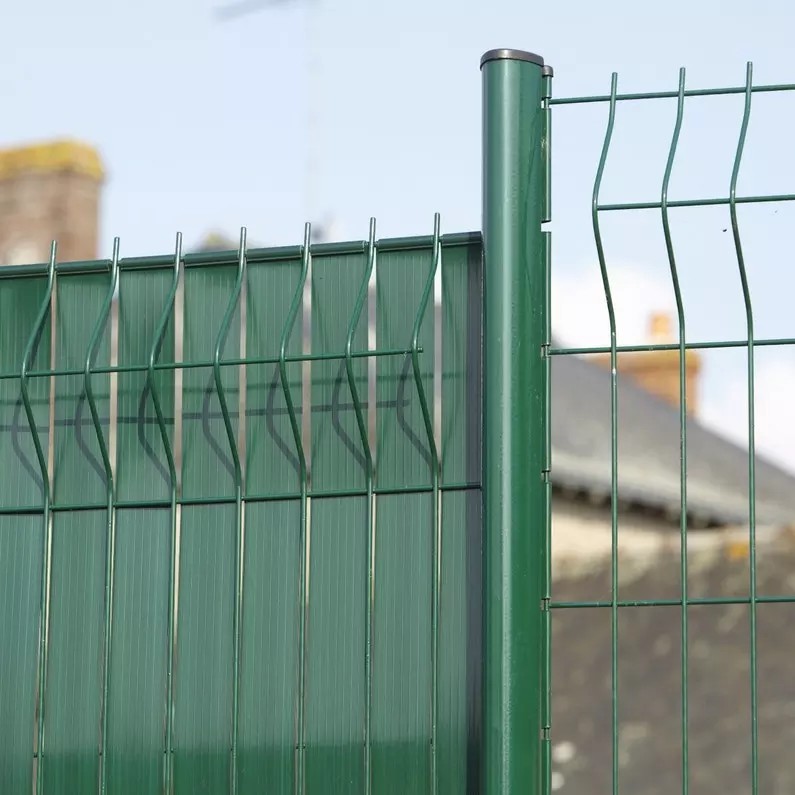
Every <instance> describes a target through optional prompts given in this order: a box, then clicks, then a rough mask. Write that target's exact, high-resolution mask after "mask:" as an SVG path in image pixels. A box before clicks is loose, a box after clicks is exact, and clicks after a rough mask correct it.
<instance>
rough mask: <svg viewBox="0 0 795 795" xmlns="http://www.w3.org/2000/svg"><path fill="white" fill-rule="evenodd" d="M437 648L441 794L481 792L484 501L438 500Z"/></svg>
mask: <svg viewBox="0 0 795 795" xmlns="http://www.w3.org/2000/svg"><path fill="white" fill-rule="evenodd" d="M442 538H443V543H442V560H441V566H442V590H441V611H440V612H441V616H440V632H441V637H440V642H439V729H438V742H439V755H438V766H439V767H438V769H439V792H440V793H442V794H443V795H459V793H470V792H479V791H480V742H481V710H480V704H481V672H482V669H481V659H482V654H483V646H482V626H481V621H482V598H483V594H482V583H481V569H482V565H483V560H482V556H481V542H482V498H481V492H480V490H479V489H470V490H467V491H449V492H446V493H444V494H443V496H442Z"/></svg>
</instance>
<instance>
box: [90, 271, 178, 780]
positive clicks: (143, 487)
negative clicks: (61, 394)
mask: <svg viewBox="0 0 795 795" xmlns="http://www.w3.org/2000/svg"><path fill="white" fill-rule="evenodd" d="M172 281H173V278H172V274H171V273H170V272H169V271H167V270H165V269H157V270H154V269H146V270H129V271H123V272H122V273H121V275H120V282H119V299H118V301H119V303H118V365H119V368H120V369H121V370H122V372H119V373H118V375H117V376H116V378H117V379H118V386H117V401H118V415H117V416H118V419H117V425H116V428H117V437H116V439H117V469H116V485H117V495H118V499H119V501H120V502H122V503H135V502H138V503H143V504H142V505H141V506H140V507H123V508H119V509H118V510H117V512H116V546H115V577H114V619H113V629H114V631H113V638H112V641H113V642H112V645H111V657H110V676H109V683H110V684H109V705H108V712H109V715H108V740H107V743H106V752H107V757H108V775H107V785H108V788H109V791H111V792H114V793H126V792H129V793H140V794H141V795H144V793H159V792H161V791H162V787H163V781H164V775H165V764H166V759H167V757H166V755H165V753H164V742H163V741H164V721H165V720H166V715H167V710H168V707H167V677H168V625H169V620H168V619H169V615H168V613H169V603H170V600H169V593H170V588H169V585H170V575H171V565H172V558H171V555H172V551H171V535H172V532H171V531H172V521H173V517H172V509H171V506H170V505H169V506H168V507H156V506H153V505H151V504H150V505H146V503H152V502H156V501H161V502H162V501H164V500H170V496H171V488H172V483H171V480H172V479H171V474H170V471H169V465H168V460H167V456H166V450H165V447H164V443H163V438H162V436H161V432H160V427H159V424H158V422H157V416H156V412H155V409H154V404H153V398H152V390H155V391H156V397H157V398H158V399H159V400H160V403H161V407H162V411H163V413H164V418H165V419H166V425H165V428H166V432H167V437H166V439H167V442H168V444H169V446H170V447H171V448H173V427H174V371H173V370H155V371H153V374H152V383H151V384H150V379H149V373H148V365H149V361H150V356H151V354H152V351H153V349H154V351H155V353H156V354H157V356H156V360H157V361H165V362H171V361H173V358H174V322H173V311H171V305H170V300H169V298H170V293H171V287H172ZM164 315H165V316H166V317H168V321H167V324H166V327H165V329H164V330H163V334H162V339H160V336H161V335H160V333H159V332H160V328H159V326H160V321H161V318H162V317H163V316H164ZM158 339H160V344H157V341H158ZM124 368H136V369H135V370H133V371H131V372H129V371H128V372H125V371H124Z"/></svg>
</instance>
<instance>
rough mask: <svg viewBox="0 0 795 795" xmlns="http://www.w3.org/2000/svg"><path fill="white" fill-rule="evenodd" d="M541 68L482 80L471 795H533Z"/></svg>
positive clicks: (537, 786)
mask: <svg viewBox="0 0 795 795" xmlns="http://www.w3.org/2000/svg"><path fill="white" fill-rule="evenodd" d="M543 66H544V61H543V59H542V58H541V57H539V56H537V55H534V54H532V53H528V52H521V51H517V50H492V51H490V52H487V53H486V54H485V55H484V56H483V59H482V60H481V69H482V73H483V241H484V397H483V441H484V448H483V506H484V520H483V521H484V541H483V544H484V546H483V558H484V563H483V566H484V571H483V574H484V595H483V598H484V607H483V614H484V668H483V671H484V682H483V694H484V713H483V722H484V725H483V745H484V747H483V776H484V781H483V792H484V794H485V795H498V794H499V795H519V793H521V795H538V794H539V793H540V791H541V758H542V757H541V748H542V743H541V740H542V725H541V724H542V721H541V705H542V666H541V660H542V657H541V650H542V642H543V623H542V600H543V580H542V571H543V567H542V556H543V554H544V533H545V485H544V469H545V460H544V459H545V453H544V442H545V422H546V417H545V414H546V412H545V405H544V403H545V382H544V378H545V370H544V361H543V355H542V354H543V350H542V349H543V345H544V341H545V339H544V335H545V322H546V318H545V314H546V306H545V298H544V296H545V261H544V242H543V237H542V231H541V224H542V221H543V220H544V213H545V207H544V204H545V202H544V188H545V161H544V157H543V151H542V142H543V137H544V118H545V113H544V108H543V106H542V98H543V88H544V79H543V75H544V72H543Z"/></svg>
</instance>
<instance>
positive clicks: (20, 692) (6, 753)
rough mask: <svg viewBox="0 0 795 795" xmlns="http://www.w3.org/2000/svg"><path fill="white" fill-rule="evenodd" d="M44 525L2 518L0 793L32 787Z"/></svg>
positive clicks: (26, 518) (34, 519)
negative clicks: (2, 640)
mask: <svg viewBox="0 0 795 795" xmlns="http://www.w3.org/2000/svg"><path fill="white" fill-rule="evenodd" d="M41 524H42V522H41V517H38V516H2V517H0V627H2V633H3V638H5V641H4V642H2V643H0V716H2V719H1V720H0V792H25V793H27V792H30V791H31V779H32V771H33V754H32V742H33V733H34V732H33V727H34V714H35V693H36V663H37V660H38V655H37V645H38V644H37V641H38V637H39V632H38V630H39V627H38V618H39V604H40V600H39V586H40V583H41V550H42V528H41Z"/></svg>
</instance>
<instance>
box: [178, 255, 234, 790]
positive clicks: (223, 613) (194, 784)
mask: <svg viewBox="0 0 795 795" xmlns="http://www.w3.org/2000/svg"><path fill="white" fill-rule="evenodd" d="M236 279H237V271H236V269H235V268H234V267H233V266H231V265H230V266H211V265H208V266H206V267H195V268H186V270H185V303H184V306H185V308H184V331H183V333H184V341H183V344H184V350H183V357H184V361H185V362H186V363H190V362H193V363H203V362H208V363H209V362H212V361H213V358H214V355H215V350H216V346H217V344H218V339H219V334H220V332H221V329H222V324H223V321H224V316H225V314H226V313H227V310H228V308H229V306H230V301H232V302H234V286H235V282H236ZM232 306H233V307H234V303H233V304H232ZM234 320H235V321H237V322H236V323H233V324H232V327H233V328H235V330H236V331H234V332H233V333H230V334H229V336H228V338H227V341H226V345H225V346H223V348H222V350H221V351H220V353H221V355H222V356H223V357H224V358H231V359H234V358H236V357H238V356H239V344H240V334H239V325H238V324H239V309H238V308H235V309H234ZM221 378H222V381H221V383H222V387H223V388H225V389H226V394H227V400H228V401H229V404H230V405H232V406H234V407H235V409H236V407H237V400H238V368H236V367H224V368H222V371H221ZM182 395H183V404H182V411H183V438H182V441H183V461H182V495H183V500H193V501H195V502H199V503H207V502H209V501H211V500H208V498H216V499H224V498H225V499H226V500H227V501H230V500H232V499H233V498H234V493H235V482H234V480H235V476H234V470H233V467H232V461H231V457H232V456H231V450H230V446H229V442H228V439H227V434H226V430H225V427H224V420H223V417H222V411H221V404H220V399H219V395H218V390H217V386H216V382H215V376H214V372H213V368H212V367H211V366H204V367H193V368H188V369H185V370H184V371H183V392H182ZM236 413H237V412H236V411H235V415H233V418H232V421H233V424H234V430H235V432H236V431H237V416H236ZM238 531H239V528H238V526H237V511H236V507H235V505H234V504H217V505H213V504H184V505H183V507H182V516H181V530H180V579H179V610H178V624H177V626H178V629H177V654H176V663H175V707H174V709H175V714H174V723H175V728H174V745H175V747H174V783H175V792H177V793H200V792H207V793H214V792H219V791H225V790H226V789H227V787H228V785H229V778H230V768H229V765H230V754H229V749H230V743H231V727H232V708H233V700H234V689H235V685H234V681H233V680H234V676H235V671H234V658H233V652H234V615H235V593H236V577H235V549H236V535H237V533H238Z"/></svg>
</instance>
